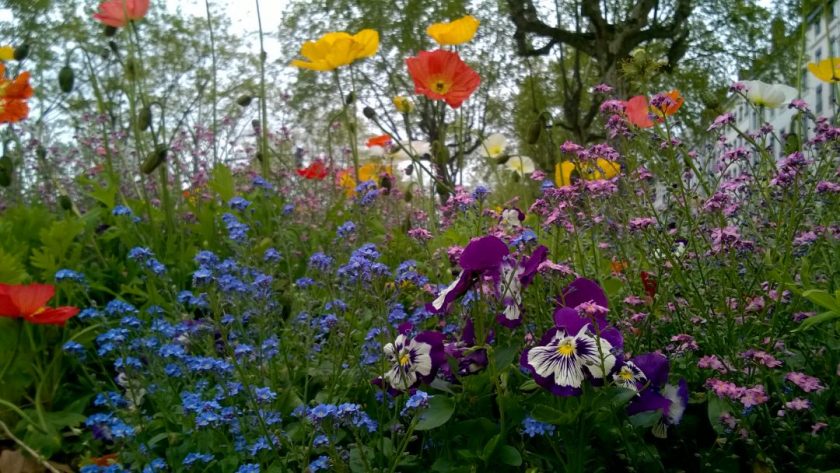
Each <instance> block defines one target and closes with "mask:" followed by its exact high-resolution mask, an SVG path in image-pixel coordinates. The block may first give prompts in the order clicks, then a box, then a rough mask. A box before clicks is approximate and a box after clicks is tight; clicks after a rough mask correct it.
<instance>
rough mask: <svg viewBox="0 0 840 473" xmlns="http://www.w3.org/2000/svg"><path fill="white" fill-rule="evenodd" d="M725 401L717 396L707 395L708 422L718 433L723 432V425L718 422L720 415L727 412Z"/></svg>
mask: <svg viewBox="0 0 840 473" xmlns="http://www.w3.org/2000/svg"><path fill="white" fill-rule="evenodd" d="M727 411H728V409H727V406H726V403H725V402H724V401H723V400H721V399H720V398H719V397H717V396H711V397H709V405H708V408H707V415H708V416H709V423H710V424H712V427H713V428H714V429H715V431H716V432H717V433H719V434H723V433H724V427H723V425H721V423H720V415H721V414H723V413H724V412H727Z"/></svg>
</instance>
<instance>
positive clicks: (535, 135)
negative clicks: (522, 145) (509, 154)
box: [526, 120, 543, 145]
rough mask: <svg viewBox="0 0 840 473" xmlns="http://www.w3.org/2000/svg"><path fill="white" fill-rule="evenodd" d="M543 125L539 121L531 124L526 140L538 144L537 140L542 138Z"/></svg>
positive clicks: (530, 143)
mask: <svg viewBox="0 0 840 473" xmlns="http://www.w3.org/2000/svg"><path fill="white" fill-rule="evenodd" d="M542 129H543V125H542V123H540V122H539V120H538V121H535V122H534V123H531V126H530V127H529V128H528V139H527V140H526V142H527V143H528V144H529V145H534V144H537V141H539V140H540V134H541V133H542Z"/></svg>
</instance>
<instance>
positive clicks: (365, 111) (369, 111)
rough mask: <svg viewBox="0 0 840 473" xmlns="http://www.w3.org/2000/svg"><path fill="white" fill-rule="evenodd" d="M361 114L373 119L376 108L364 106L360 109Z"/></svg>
mask: <svg viewBox="0 0 840 473" xmlns="http://www.w3.org/2000/svg"><path fill="white" fill-rule="evenodd" d="M362 114H363V115H364V116H365V117H366V118H368V119H369V120H375V119H376V110H374V109H372V108H370V107H365V108H363V109H362Z"/></svg>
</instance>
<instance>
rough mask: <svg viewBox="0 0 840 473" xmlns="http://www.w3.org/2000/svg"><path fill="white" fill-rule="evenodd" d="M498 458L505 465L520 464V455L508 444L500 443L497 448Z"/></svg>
mask: <svg viewBox="0 0 840 473" xmlns="http://www.w3.org/2000/svg"><path fill="white" fill-rule="evenodd" d="M498 452H499V455H498V456H499V460H501V461H502V463H504V464H505V465H510V466H520V465H522V455H521V454H520V453H519V450H517V449H516V448H514V447H511V446H510V445H502V446H501V447H500V448H499V450H498Z"/></svg>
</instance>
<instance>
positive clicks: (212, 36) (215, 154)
mask: <svg viewBox="0 0 840 473" xmlns="http://www.w3.org/2000/svg"><path fill="white" fill-rule="evenodd" d="M204 10H205V12H206V13H207V29H208V31H209V32H210V60H211V61H212V64H213V75H212V83H211V85H210V102H211V107H212V110H213V166H216V165H218V164H219V146H218V140H217V139H216V134H217V133H218V132H219V119H218V115H217V110H216V100H217V95H218V88H217V85H216V75H217V73H218V72H217V71H218V69H217V68H216V36H215V34H214V32H213V18H212V16H211V14H210V0H204ZM260 39H262V36H260Z"/></svg>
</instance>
